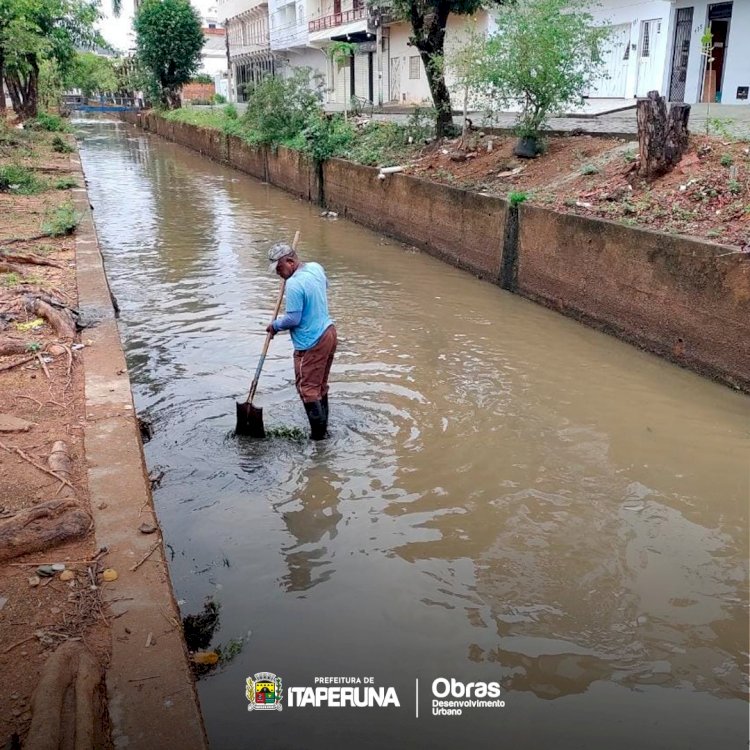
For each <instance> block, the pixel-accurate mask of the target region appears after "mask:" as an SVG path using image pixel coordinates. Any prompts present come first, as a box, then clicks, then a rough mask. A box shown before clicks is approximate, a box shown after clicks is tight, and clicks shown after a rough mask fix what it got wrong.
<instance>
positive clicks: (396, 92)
mask: <svg viewBox="0 0 750 750" xmlns="http://www.w3.org/2000/svg"><path fill="white" fill-rule="evenodd" d="M389 88H390V91H389V97H388V98H389V100H390V101H392V102H398V101H401V58H400V57H392V58H391V75H390V87H389Z"/></svg>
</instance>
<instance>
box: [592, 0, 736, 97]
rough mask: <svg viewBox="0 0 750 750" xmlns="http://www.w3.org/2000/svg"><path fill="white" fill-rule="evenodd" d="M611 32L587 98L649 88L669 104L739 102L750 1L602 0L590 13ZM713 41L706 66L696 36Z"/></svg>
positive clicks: (636, 93) (636, 92) (623, 94)
mask: <svg viewBox="0 0 750 750" xmlns="http://www.w3.org/2000/svg"><path fill="white" fill-rule="evenodd" d="M591 13H592V15H593V16H594V18H595V20H596V21H597V23H598V24H602V25H606V26H608V27H609V28H610V29H611V31H612V34H611V36H610V39H609V42H608V44H607V48H606V52H605V66H604V71H605V74H604V75H603V76H602V78H601V79H600V80H599V82H598V83H597V84H596V86H594V87H593V88H592V90H591V91H590V92H589V95H590V96H592V97H611V98H622V99H629V98H632V97H637V96H645V95H646V94H647V93H648V92H649V91H651V90H656V91H659V92H660V93H661V94H663V95H665V96H666V97H667V98H668V99H669V100H670V101H675V102H688V103H695V102H700V101H721V102H723V103H727V104H737V103H742V102H745V101H747V96H748V86H750V50H748V49H747V48H743V46H742V42H743V40H746V39H750V2H747V0H735V1H734V2H721V3H710V2H705V0H704V1H703V2H696V0H693V1H692V2H691V1H690V0H677V1H675V0H671V2H670V0H641V1H640V2H637V1H636V2H634V1H633V0H604V1H603V2H602V3H600V4H599V5H597V6H596V7H595V9H593V10H592V11H591ZM708 29H710V31H711V33H712V35H713V45H714V48H713V51H712V55H711V56H712V58H713V59H712V61H711V62H709V60H708V58H707V56H706V55H704V54H702V51H703V50H702V45H701V37H702V36H703V35H704V33H705V32H706V30H708Z"/></svg>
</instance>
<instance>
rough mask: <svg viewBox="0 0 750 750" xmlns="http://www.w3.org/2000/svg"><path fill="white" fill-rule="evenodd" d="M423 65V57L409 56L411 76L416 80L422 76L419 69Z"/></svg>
mask: <svg viewBox="0 0 750 750" xmlns="http://www.w3.org/2000/svg"><path fill="white" fill-rule="evenodd" d="M421 67H422V59H421V58H420V57H419V55H412V56H411V57H410V58H409V78H410V79H411V80H416V79H417V78H420V74H419V70H420V68H421Z"/></svg>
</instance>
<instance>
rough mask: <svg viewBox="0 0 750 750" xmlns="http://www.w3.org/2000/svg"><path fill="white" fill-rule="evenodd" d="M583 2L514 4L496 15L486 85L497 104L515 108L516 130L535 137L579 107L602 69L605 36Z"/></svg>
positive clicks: (562, 0) (519, 1)
mask: <svg viewBox="0 0 750 750" xmlns="http://www.w3.org/2000/svg"><path fill="white" fill-rule="evenodd" d="M587 7H588V3H585V2H584V0H517V2H515V3H514V4H512V5H508V7H507V8H504V9H502V10H501V11H500V12H499V13H498V15H497V33H496V34H494V35H493V36H492V37H491V38H490V39H489V40H488V42H487V56H486V58H485V60H484V63H483V64H484V66H486V68H485V71H484V72H485V75H486V80H487V82H488V83H489V84H490V85H491V86H492V87H493V88H494V91H495V95H496V96H497V97H498V99H499V100H500V101H502V102H504V103H506V104H509V103H520V105H521V114H520V115H519V119H518V131H519V135H521V136H537V135H538V134H539V132H540V131H541V130H542V129H543V127H544V126H545V124H546V122H547V120H548V118H549V117H550V116H551V115H553V114H556V113H557V112H558V111H559V110H561V109H563V108H565V107H566V106H569V105H571V104H580V102H581V101H582V97H583V95H584V94H585V93H586V91H587V90H588V87H589V86H590V84H591V82H592V80H593V79H594V78H595V77H596V76H597V74H598V73H599V70H600V69H601V64H602V48H603V45H604V42H605V40H606V38H607V36H608V34H609V31H608V30H607V29H606V28H602V27H599V28H596V27H594V26H593V19H592V17H591V15H590V14H589V13H588V12H586V8H587Z"/></svg>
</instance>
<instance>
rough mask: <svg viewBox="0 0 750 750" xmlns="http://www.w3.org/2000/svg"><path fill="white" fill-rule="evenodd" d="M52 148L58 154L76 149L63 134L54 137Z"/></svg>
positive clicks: (69, 152) (70, 152)
mask: <svg viewBox="0 0 750 750" xmlns="http://www.w3.org/2000/svg"><path fill="white" fill-rule="evenodd" d="M52 150H53V151H54V152H55V153H58V154H72V153H73V151H75V149H74V148H73V147H72V146H71V145H70V144H69V143H68V142H67V141H65V140H63V138H62V136H59V135H56V136H55V137H54V138H53V139H52Z"/></svg>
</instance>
